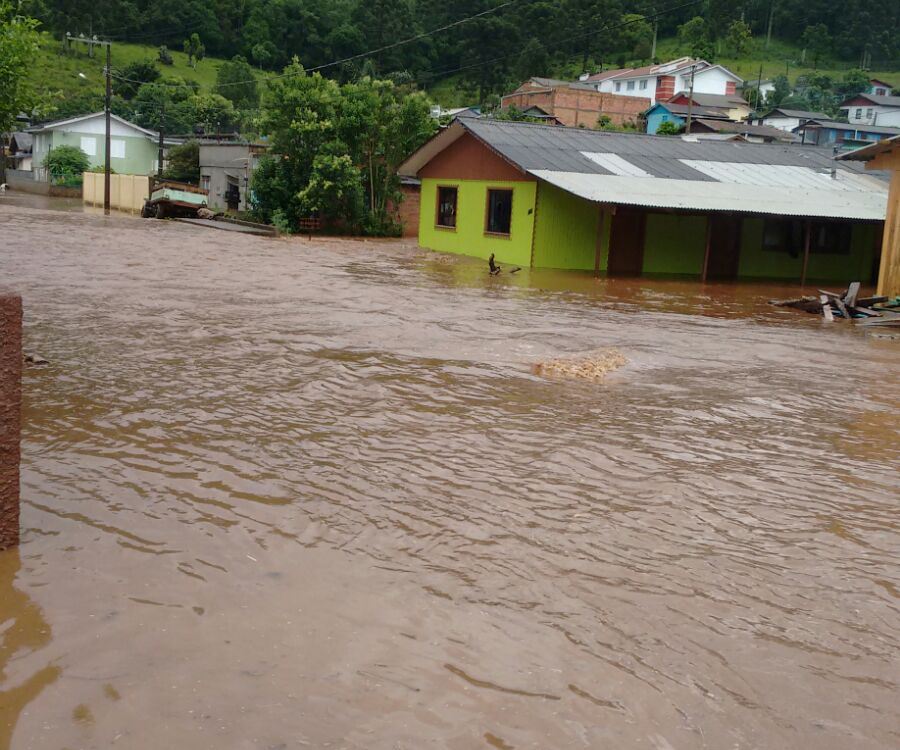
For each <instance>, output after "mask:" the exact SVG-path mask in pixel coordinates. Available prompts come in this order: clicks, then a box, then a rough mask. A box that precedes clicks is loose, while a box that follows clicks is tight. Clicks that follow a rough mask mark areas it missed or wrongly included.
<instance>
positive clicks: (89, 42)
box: [66, 33, 112, 216]
mask: <svg viewBox="0 0 900 750" xmlns="http://www.w3.org/2000/svg"><path fill="white" fill-rule="evenodd" d="M66 41H67V42H84V43H85V44H87V45H88V48H89V49H90V50H91V53H93V50H94V45H98V46H100V47H106V67H105V68H104V71H103V72H104V75H105V76H106V107H105V110H106V111H105V115H106V136H105V138H104V144H105V145H104V155H103V156H104V167H103V213H104V214H106V215H107V216H109V175H110V172H111V169H110V162H109V158H110V153H109V152H110V140H111V138H110V136H111V132H110V131H111V126H112V113H111V112H110V104H111V103H112V42H104V41H101V40H99V39H97V37H95V36H92V37H91V38H90V39H87V38H86V37H84V36H83V35H82V36H73V35H72V34H68V33H67V34H66Z"/></svg>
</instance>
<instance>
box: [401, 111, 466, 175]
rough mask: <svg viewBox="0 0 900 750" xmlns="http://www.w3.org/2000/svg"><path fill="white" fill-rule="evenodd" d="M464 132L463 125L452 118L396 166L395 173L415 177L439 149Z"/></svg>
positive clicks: (442, 148) (453, 141)
mask: <svg viewBox="0 0 900 750" xmlns="http://www.w3.org/2000/svg"><path fill="white" fill-rule="evenodd" d="M465 133H466V128H465V126H464V125H463V124H462V123H461V122H460V121H459V120H454V121H453V122H452V123H451V124H450V125H449V126H447V127H446V128H444V129H443V130H442V131H441V132H440V133H438V134H437V135H435V136H434V137H433V138H431V139H430V140H428V141H426V142H425V143H424V144H422V145H421V146H420V147H419V148H418V149H417V150H416V151H414V152H413V153H412V155H411V156H410V157H409V158H407V160H406V161H405V162H403V163H402V164H401V165H400V166H399V167H398V168H397V174H398V175H400V176H401V177H416V176H418V174H419V170H420V169H422V167H424V166H425V165H426V164H427V163H428V162H430V161H431V160H432V159H433V158H434V157H435V156H437V155H438V154H439V153H441V151H443V150H444V149H445V148H447V147H448V146H450V145H451V144H453V143H455V142H456V141H458V140H459V139H460V138H462V136H463V135H464V134H465Z"/></svg>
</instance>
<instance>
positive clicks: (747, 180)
mask: <svg viewBox="0 0 900 750" xmlns="http://www.w3.org/2000/svg"><path fill="white" fill-rule="evenodd" d="M679 161H680V162H681V163H682V164H684V165H685V166H687V167H690V168H691V169H696V170H697V171H698V172H702V173H703V174H705V175H706V176H707V177H712V178H713V179H714V180H716V181H717V182H724V183H729V184H731V185H755V186H757V187H784V188H799V189H803V188H810V189H812V190H837V191H848V190H849V191H854V192H867V191H869V190H871V189H872V183H871V180H869V179H867V178H866V177H865V175H856V174H853V173H851V172H847V171H844V170H840V171H837V170H835V176H834V177H832V176H831V171H830V170H821V171H820V170H818V169H815V168H813V167H795V166H789V165H785V164H748V163H738V162H727V161H701V160H695V159H679Z"/></svg>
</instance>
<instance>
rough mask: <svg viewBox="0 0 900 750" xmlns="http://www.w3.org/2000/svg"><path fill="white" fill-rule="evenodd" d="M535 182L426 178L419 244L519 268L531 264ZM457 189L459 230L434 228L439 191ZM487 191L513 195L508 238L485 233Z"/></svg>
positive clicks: (423, 187)
mask: <svg viewBox="0 0 900 750" xmlns="http://www.w3.org/2000/svg"><path fill="white" fill-rule="evenodd" d="M535 185H536V183H535V182H504V181H499V180H498V181H493V180H492V181H488V180H450V179H443V178H425V179H423V180H422V193H421V196H422V197H421V208H420V212H419V216H420V219H419V244H420V245H421V246H422V247H427V248H429V249H431V250H440V251H441V252H445V253H457V254H460V255H472V256H475V257H476V258H485V259H487V257H488V256H489V255H490V254H491V253H494V254H495V255H496V257H497V260H498V261H501V262H504V263H515V264H517V265H520V266H526V267H527V266H529V265H530V264H531V237H532V232H533V229H534V201H535ZM438 186H441V187H456V188H457V190H458V193H457V203H456V227H455V228H454V229H444V228H441V227H437V226H435V223H436V219H437V188H438ZM488 188H500V189H506V190H512V191H513V199H512V221H511V223H510V233H509V236H508V237H500V236H497V235H491V234H488V233H486V232H485V217H486V212H487V191H488Z"/></svg>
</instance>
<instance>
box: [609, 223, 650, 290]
mask: <svg viewBox="0 0 900 750" xmlns="http://www.w3.org/2000/svg"><path fill="white" fill-rule="evenodd" d="M646 218H647V215H646V214H645V213H644V212H643V211H636V210H634V209H628V208H622V207H621V206H619V207H618V208H617V209H616V213H615V215H614V216H613V217H612V227H611V229H610V234H609V263H608V264H607V266H606V268H607V272H608V273H609V274H610V275H621V276H640V273H641V270H642V269H643V267H644V228H645V226H646Z"/></svg>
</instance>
